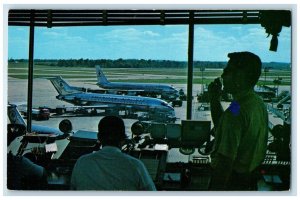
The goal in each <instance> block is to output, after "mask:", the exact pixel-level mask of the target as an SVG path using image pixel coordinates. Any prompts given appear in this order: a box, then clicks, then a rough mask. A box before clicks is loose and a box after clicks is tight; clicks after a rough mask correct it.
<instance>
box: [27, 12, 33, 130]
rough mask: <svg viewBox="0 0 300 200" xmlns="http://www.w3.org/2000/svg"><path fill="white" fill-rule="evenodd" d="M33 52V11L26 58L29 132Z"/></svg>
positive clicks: (28, 125)
mask: <svg viewBox="0 0 300 200" xmlns="http://www.w3.org/2000/svg"><path fill="white" fill-rule="evenodd" d="M33 52H34V11H31V14H30V30H29V58H28V92H27V132H29V133H30V132H31V121H32V90H33V57H34V56H33Z"/></svg>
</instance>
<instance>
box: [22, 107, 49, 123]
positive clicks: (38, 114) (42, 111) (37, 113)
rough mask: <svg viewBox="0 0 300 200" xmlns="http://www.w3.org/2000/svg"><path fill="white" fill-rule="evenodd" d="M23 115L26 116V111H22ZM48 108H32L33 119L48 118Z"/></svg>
mask: <svg viewBox="0 0 300 200" xmlns="http://www.w3.org/2000/svg"><path fill="white" fill-rule="evenodd" d="M24 116H25V117H26V116H27V112H24ZM49 118H50V110H49V109H48V108H38V109H32V119H33V120H49Z"/></svg>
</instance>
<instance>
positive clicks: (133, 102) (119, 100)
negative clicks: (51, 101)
mask: <svg viewBox="0 0 300 200" xmlns="http://www.w3.org/2000/svg"><path fill="white" fill-rule="evenodd" d="M49 80H50V81H51V83H52V84H53V86H54V87H55V89H56V91H57V92H58V93H59V95H58V96H56V98H57V99H59V100H62V101H66V102H68V103H71V104H73V105H75V106H89V107H91V106H95V107H98V106H103V108H104V109H113V110H116V111H120V110H125V111H129V112H132V113H134V112H147V113H148V114H149V116H150V118H151V119H155V120H158V121H159V120H161V121H175V120H176V117H175V111H174V108H173V107H172V106H170V105H169V104H168V103H167V102H165V101H163V100H161V99H156V98H150V97H139V96H127V95H115V94H97V93H89V92H82V91H81V90H78V89H76V87H73V86H70V85H69V84H68V83H67V82H65V81H64V80H63V79H62V78H61V77H54V78H49Z"/></svg>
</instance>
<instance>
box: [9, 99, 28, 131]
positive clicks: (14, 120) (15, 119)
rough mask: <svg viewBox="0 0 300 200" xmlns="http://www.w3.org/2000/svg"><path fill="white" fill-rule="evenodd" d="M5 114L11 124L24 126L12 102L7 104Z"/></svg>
mask: <svg viewBox="0 0 300 200" xmlns="http://www.w3.org/2000/svg"><path fill="white" fill-rule="evenodd" d="M7 115H8V118H9V121H10V123H11V124H22V125H24V126H27V125H26V122H25V120H24V119H23V117H22V115H21V113H20V112H19V110H18V108H17V106H16V105H14V104H9V105H8V107H7Z"/></svg>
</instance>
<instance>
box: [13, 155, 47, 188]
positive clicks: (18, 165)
mask: <svg viewBox="0 0 300 200" xmlns="http://www.w3.org/2000/svg"><path fill="white" fill-rule="evenodd" d="M44 170H45V169H44V168H43V167H42V166H39V165H36V164H35V163H33V162H32V161H31V160H29V159H28V158H26V157H23V156H14V155H11V154H9V155H8V157H7V188H8V189H12V190H21V189H25V188H24V187H25V186H24V185H23V184H24V181H25V180H27V181H28V180H31V182H30V183H32V185H34V184H38V183H37V181H39V180H40V179H42V178H43V175H44V173H45V171H44Z"/></svg>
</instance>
